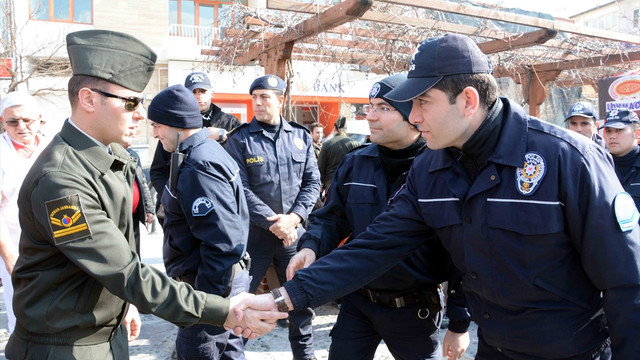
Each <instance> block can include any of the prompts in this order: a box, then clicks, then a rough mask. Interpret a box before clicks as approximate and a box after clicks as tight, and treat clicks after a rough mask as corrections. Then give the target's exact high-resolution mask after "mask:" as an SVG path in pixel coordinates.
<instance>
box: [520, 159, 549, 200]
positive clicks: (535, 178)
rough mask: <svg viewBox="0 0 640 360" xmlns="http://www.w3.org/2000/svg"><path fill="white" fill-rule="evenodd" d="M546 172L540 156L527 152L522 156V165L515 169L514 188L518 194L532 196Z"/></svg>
mask: <svg viewBox="0 0 640 360" xmlns="http://www.w3.org/2000/svg"><path fill="white" fill-rule="evenodd" d="M546 171H547V165H546V164H545V161H544V158H543V157H542V155H540V154H538V153H535V152H529V153H526V154H525V155H524V165H523V166H522V167H521V168H517V169H516V187H517V188H518V191H519V192H520V194H522V195H525V196H529V195H532V194H533V193H534V192H535V191H536V189H538V186H539V185H540V182H541V181H542V178H544V175H545V173H546Z"/></svg>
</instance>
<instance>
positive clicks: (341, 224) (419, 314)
mask: <svg viewBox="0 0 640 360" xmlns="http://www.w3.org/2000/svg"><path fill="white" fill-rule="evenodd" d="M406 79H407V76H406V75H405V74H396V75H393V76H389V77H386V78H384V79H382V80H380V81H378V82H376V83H375V84H373V87H372V88H371V92H370V93H369V105H368V106H367V107H365V109H366V111H367V121H368V122H369V128H370V130H371V142H372V144H370V145H363V146H362V147H360V148H358V149H357V150H353V151H351V152H350V153H349V154H347V155H346V156H345V158H344V159H343V160H342V162H341V163H340V166H338V168H337V169H336V172H335V175H334V176H333V181H332V186H331V187H330V188H329V193H328V195H327V202H326V204H325V206H324V207H323V208H322V209H319V210H317V211H314V212H313V213H311V215H310V216H309V225H308V228H307V231H306V232H305V233H304V234H303V235H302V237H301V238H300V240H299V244H298V247H299V248H301V250H299V252H298V254H296V255H295V256H294V257H293V258H292V259H291V261H290V262H289V266H288V268H287V277H288V278H290V277H292V275H293V274H294V272H295V271H296V270H298V269H300V268H302V267H303V266H308V265H309V264H310V263H312V262H313V261H315V259H316V257H320V256H324V255H326V254H328V253H329V252H331V251H332V250H334V249H335V248H337V247H338V245H339V243H340V242H341V241H342V239H344V238H346V237H348V240H347V242H348V241H349V240H351V239H354V238H355V237H357V236H358V234H360V233H361V232H363V231H364V230H365V229H366V227H367V226H368V225H369V224H370V223H371V222H372V221H373V219H375V217H376V216H377V215H379V214H380V213H382V212H384V211H386V210H387V209H388V206H387V202H388V199H389V197H391V196H392V195H393V194H395V193H396V192H397V191H398V190H399V189H400V187H401V186H402V185H404V179H405V178H406V175H407V174H406V173H407V172H408V171H409V167H410V166H411V163H413V160H414V159H415V157H416V156H417V155H418V154H420V153H422V151H423V150H424V149H426V144H425V140H424V139H423V138H422V137H421V136H420V132H419V131H418V129H416V128H415V127H414V126H413V125H411V124H410V123H409V113H410V112H411V104H410V103H407V102H404V103H401V102H395V101H391V100H388V99H386V98H385V95H386V94H387V93H388V92H389V91H391V90H392V89H393V88H395V87H396V86H397V85H398V84H400V83H401V82H402V81H404V80H406ZM449 262H450V259H449V254H447V252H446V251H445V250H444V248H442V247H441V246H433V247H429V246H426V245H423V246H422V247H421V248H420V249H419V250H417V251H415V252H414V253H413V254H412V255H411V256H410V257H409V258H407V259H406V260H404V261H403V262H402V263H401V264H399V265H397V266H396V267H394V268H393V269H391V270H389V271H388V272H386V273H385V274H384V275H382V276H380V277H378V278H376V279H375V280H373V281H372V282H370V283H369V284H367V285H365V286H364V287H362V288H360V289H358V290H357V291H356V292H354V293H351V294H349V295H347V296H345V297H343V298H342V299H341V300H340V304H341V307H340V313H339V314H338V320H337V321H336V324H335V326H334V327H333V330H331V347H330V349H329V356H330V357H331V359H332V360H339V359H345V360H348V359H362V360H366V359H373V357H374V355H375V352H376V349H377V347H378V344H379V343H380V341H381V340H384V342H385V344H386V345H387V347H388V348H389V350H390V351H391V353H392V354H393V355H394V357H395V358H396V359H440V358H441V357H442V353H443V349H441V347H440V344H439V341H438V333H439V330H440V328H439V325H440V321H441V319H442V308H443V306H442V304H441V294H442V292H441V290H440V285H439V284H440V283H441V282H443V281H447V280H448V279H449V277H448V275H449V274H447V271H448V270H450V269H451V268H452V267H451V266H450V264H449ZM329 267H331V265H329ZM342 276H351V275H350V274H343V275H342ZM335 277H336V274H335V273H334V274H331V275H330V276H329V277H327V278H323V279H318V280H319V281H322V282H323V283H331V281H332V279H333V278H335ZM449 300H452V301H450V303H449V306H448V313H449V318H450V319H451V322H450V323H449V330H450V333H448V334H447V336H446V337H445V345H446V347H447V349H445V350H444V353H445V354H447V355H450V356H453V358H457V357H458V356H459V355H461V354H462V353H464V351H465V349H466V347H467V346H468V345H469V334H468V332H467V328H468V327H469V316H468V315H467V311H466V308H464V301H460V299H459V298H456V297H449ZM453 300H458V303H456V302H454V301H453ZM461 305H462V306H461ZM461 307H462V308H461ZM407 343H412V346H406V344H407Z"/></svg>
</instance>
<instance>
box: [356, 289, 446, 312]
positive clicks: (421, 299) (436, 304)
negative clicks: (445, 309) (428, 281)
mask: <svg viewBox="0 0 640 360" xmlns="http://www.w3.org/2000/svg"><path fill="white" fill-rule="evenodd" d="M439 288H440V287H439V286H438V285H433V286H431V287H428V288H424V289H417V290H416V289H414V290H408V291H388V290H374V289H369V288H367V287H363V288H360V289H358V290H356V293H358V294H360V295H362V296H364V297H365V298H367V299H368V300H369V301H371V302H372V303H374V304H379V305H382V306H386V307H391V308H396V309H399V308H403V307H406V306H410V305H415V304H421V305H425V306H426V307H427V308H428V309H429V311H430V312H431V313H432V314H434V313H437V312H439V311H440V310H442V304H440V293H439Z"/></svg>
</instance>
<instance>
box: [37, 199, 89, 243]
mask: <svg viewBox="0 0 640 360" xmlns="http://www.w3.org/2000/svg"><path fill="white" fill-rule="evenodd" d="M44 205H45V207H46V209H47V214H49V227H50V228H51V233H52V235H53V241H54V242H55V243H56V245H60V244H64V243H67V242H69V241H73V240H78V239H81V238H84V237H87V236H90V235H91V230H90V229H89V224H88V223H87V218H86V216H85V215H84V211H83V210H82V204H81V203H80V195H79V194H74V195H69V196H65V197H61V198H59V199H55V200H50V201H47V202H45V203H44Z"/></svg>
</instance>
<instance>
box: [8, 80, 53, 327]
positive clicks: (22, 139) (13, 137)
mask: <svg viewBox="0 0 640 360" xmlns="http://www.w3.org/2000/svg"><path fill="white" fill-rule="evenodd" d="M41 120H42V113H41V111H40V106H39V105H38V102H37V101H36V99H35V98H34V97H33V96H31V95H29V94H28V93H26V92H21V91H15V92H12V93H9V94H7V95H6V96H5V97H4V98H3V99H2V101H1V102H0V121H2V125H3V127H4V128H5V129H6V132H5V133H3V134H2V135H0V256H1V257H2V260H3V261H4V266H0V274H1V275H2V284H3V286H4V303H5V306H6V308H7V321H8V324H7V325H8V327H9V333H11V332H13V329H14V327H15V324H16V317H15V315H14V314H13V306H12V297H13V285H12V284H11V273H12V272H13V267H14V265H15V263H16V259H17V258H18V242H19V241H20V223H19V222H18V191H19V190H20V186H21V185H22V180H24V177H25V176H26V175H27V172H28V171H29V169H30V168H31V165H33V163H34V162H35V161H36V159H37V158H38V155H40V152H41V151H42V149H44V148H45V146H46V141H45V140H44V138H43V137H42V136H40V135H38V133H39V130H40V122H41Z"/></svg>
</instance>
